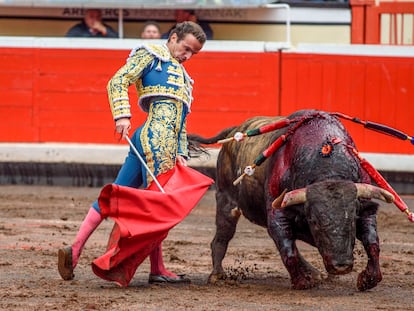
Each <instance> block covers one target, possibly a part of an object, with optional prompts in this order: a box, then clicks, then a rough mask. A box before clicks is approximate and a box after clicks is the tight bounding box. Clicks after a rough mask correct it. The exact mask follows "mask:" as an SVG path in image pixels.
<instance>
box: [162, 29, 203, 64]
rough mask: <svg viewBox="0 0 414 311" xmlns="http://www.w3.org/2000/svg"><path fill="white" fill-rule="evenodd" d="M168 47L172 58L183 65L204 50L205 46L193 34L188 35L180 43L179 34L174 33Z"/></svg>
mask: <svg viewBox="0 0 414 311" xmlns="http://www.w3.org/2000/svg"><path fill="white" fill-rule="evenodd" d="M167 46H168V49H169V50H170V53H171V55H172V57H174V58H175V59H176V60H177V61H178V62H179V63H183V62H185V61H187V60H189V59H190V58H191V57H192V56H193V55H194V54H197V53H198V52H199V51H200V50H201V49H202V47H203V44H201V43H200V42H199V41H198V40H197V39H196V37H194V35H192V34H187V35H185V37H184V38H183V39H182V40H180V41H178V37H177V34H176V33H173V34H172V35H171V37H170V40H169V41H168V43H167Z"/></svg>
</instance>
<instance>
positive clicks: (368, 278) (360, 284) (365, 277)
mask: <svg viewBox="0 0 414 311" xmlns="http://www.w3.org/2000/svg"><path fill="white" fill-rule="evenodd" d="M381 280H382V275H381V273H380V274H379V275H372V274H369V273H367V271H366V270H364V271H362V272H361V273H360V274H359V275H358V281H357V288H358V290H359V291H361V292H363V291H366V290H368V289H371V288H374V287H375V286H377V285H378V283H379V282H381Z"/></svg>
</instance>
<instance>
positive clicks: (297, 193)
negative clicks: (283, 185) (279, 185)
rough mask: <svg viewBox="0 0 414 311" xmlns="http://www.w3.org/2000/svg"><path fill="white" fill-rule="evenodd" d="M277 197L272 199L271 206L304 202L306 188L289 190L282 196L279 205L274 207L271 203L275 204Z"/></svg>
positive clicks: (283, 206) (281, 206) (285, 205)
mask: <svg viewBox="0 0 414 311" xmlns="http://www.w3.org/2000/svg"><path fill="white" fill-rule="evenodd" d="M278 199H279V198H276V199H275V201H273V203H272V207H273V208H285V207H287V206H290V205H295V204H302V203H305V202H306V188H300V189H295V190H292V191H289V192H288V193H286V195H285V196H284V198H283V201H282V202H281V204H280V206H278V207H275V206H274V205H273V204H277V203H275V202H276V201H277V200H278Z"/></svg>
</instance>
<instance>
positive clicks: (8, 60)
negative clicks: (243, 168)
mask: <svg viewBox="0 0 414 311" xmlns="http://www.w3.org/2000/svg"><path fill="white" fill-rule="evenodd" d="M128 53H129V51H128V50H91V49H70V48H65V49H55V48H4V47H3V48H0V94H1V97H0V115H1V117H2V122H0V141H1V142H83V143H116V142H117V140H116V139H115V137H114V135H113V133H114V132H113V121H112V118H111V114H110V110H109V106H108V101H107V95H106V83H107V81H108V80H109V79H110V77H111V76H112V75H113V73H114V72H115V71H116V70H117V69H118V68H119V67H120V66H121V65H122V64H123V63H124V62H125V59H126V57H127V55H128ZM185 66H186V68H187V70H188V71H189V73H190V75H191V76H192V77H193V78H194V80H195V91H194V97H195V101H194V103H193V107H192V113H191V114H190V116H189V120H188V131H189V132H192V133H199V134H202V135H204V136H209V135H213V134H216V133H217V132H218V131H220V130H221V129H223V128H225V127H227V126H231V125H235V124H238V123H240V122H242V121H243V120H245V119H247V118H249V117H253V116H257V115H279V114H281V115H287V114H289V113H291V112H293V111H295V110H299V109H304V108H316V109H323V110H327V111H339V112H342V113H346V114H349V115H351V116H355V117H359V118H361V119H363V120H370V121H374V122H378V123H383V124H385V125H389V126H391V127H395V128H397V129H400V130H402V131H404V132H405V133H407V134H411V135H412V134H413V133H414V122H413V121H412V117H413V116H414V107H413V105H412V103H414V58H408V57H400V58H398V57H373V56H349V55H318V54H303V53H291V52H283V53H280V52H265V53H262V52H212V51H207V52H201V53H200V54H199V55H196V56H195V57H194V58H193V59H192V60H190V61H189V62H188V63H186V64H185ZM130 98H131V103H136V101H137V96H136V93H135V90H134V89H133V88H131V89H130ZM132 106H133V119H132V121H133V126H139V125H140V124H141V123H142V121H143V120H144V117H145V115H144V113H143V112H141V111H140V110H139V109H138V108H137V107H136V105H132ZM344 123H345V125H346V126H347V128H348V129H349V130H350V131H351V134H352V135H353V136H354V138H355V140H356V142H357V146H358V147H359V150H360V151H364V152H384V153H409V154H413V153H414V148H413V147H412V146H411V145H410V144H409V143H408V142H401V141H400V140H397V139H395V138H390V137H388V136H385V135H381V134H378V133H374V132H372V131H369V130H366V129H363V128H362V127H361V126H360V125H356V124H353V123H351V122H349V121H344Z"/></svg>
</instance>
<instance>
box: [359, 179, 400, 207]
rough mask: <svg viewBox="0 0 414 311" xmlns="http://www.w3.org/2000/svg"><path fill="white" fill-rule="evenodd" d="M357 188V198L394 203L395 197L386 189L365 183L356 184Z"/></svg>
mask: <svg viewBox="0 0 414 311" xmlns="http://www.w3.org/2000/svg"><path fill="white" fill-rule="evenodd" d="M355 186H356V187H357V197H358V198H365V199H378V200H382V201H384V202H387V203H392V202H394V196H393V195H392V194H391V193H390V192H388V191H387V190H385V189H382V188H380V187H377V186H373V185H370V184H363V183H355Z"/></svg>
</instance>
